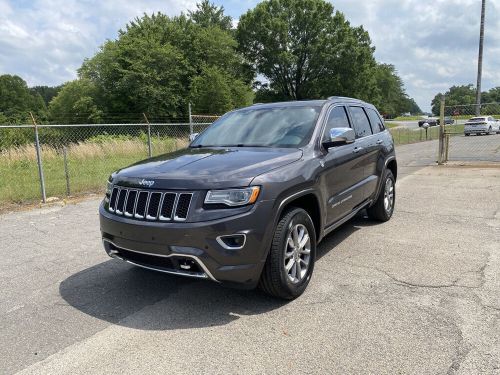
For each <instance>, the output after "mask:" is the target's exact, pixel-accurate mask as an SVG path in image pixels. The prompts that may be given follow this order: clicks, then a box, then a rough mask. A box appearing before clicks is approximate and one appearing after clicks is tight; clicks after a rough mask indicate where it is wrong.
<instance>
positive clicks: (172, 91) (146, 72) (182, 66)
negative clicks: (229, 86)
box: [79, 13, 253, 119]
mask: <svg viewBox="0 0 500 375" xmlns="http://www.w3.org/2000/svg"><path fill="white" fill-rule="evenodd" d="M209 67H216V68H217V69H218V71H219V73H220V74H223V75H225V76H226V78H225V81H227V82H231V81H237V82H239V81H241V82H243V83H244V84H246V85H247V86H248V87H250V86H249V84H250V82H251V81H252V79H253V72H251V71H249V69H248V67H247V66H246V65H245V64H244V62H243V59H242V57H241V56H240V55H239V54H238V52H237V43H236V41H235V39H234V38H233V36H232V35H231V33H230V32H228V31H226V30H223V29H221V27H220V26H218V25H216V26H211V25H204V26H201V25H199V24H197V23H196V22H194V21H193V20H191V19H190V18H189V17H187V16H185V15H181V16H179V17H173V18H170V17H168V16H166V15H164V14H161V13H156V14H153V15H151V16H149V15H144V16H143V17H141V18H137V19H135V20H134V21H133V22H131V23H130V24H128V25H127V26H126V28H125V30H120V32H119V37H118V39H117V40H114V41H108V42H107V43H105V44H104V45H103V46H102V48H101V50H100V51H99V52H98V53H97V54H96V55H95V56H94V57H93V58H91V59H89V60H86V61H85V62H84V64H83V65H82V67H81V69H80V70H79V74H80V77H82V78H86V79H88V80H90V81H91V82H93V83H94V84H95V87H96V89H97V90H96V99H97V102H99V103H102V106H103V108H104V109H105V111H107V112H136V113H141V112H147V113H148V115H150V116H151V118H153V119H154V118H162V117H170V118H172V117H185V116H186V115H187V107H188V100H189V97H190V96H191V95H190V94H191V93H190V89H191V87H195V86H193V85H192V83H193V80H194V79H195V78H196V77H198V76H200V75H202V74H203V72H206V71H207V68H209ZM197 95H199V93H198V94H197Z"/></svg>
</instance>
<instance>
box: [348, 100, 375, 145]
mask: <svg viewBox="0 0 500 375" xmlns="http://www.w3.org/2000/svg"><path fill="white" fill-rule="evenodd" d="M349 109H350V111H351V116H352V121H353V122H354V124H353V125H354V132H355V133H356V138H362V137H366V136H368V135H372V129H371V127H370V121H368V117H366V113H365V111H364V110H363V108H361V107H349Z"/></svg>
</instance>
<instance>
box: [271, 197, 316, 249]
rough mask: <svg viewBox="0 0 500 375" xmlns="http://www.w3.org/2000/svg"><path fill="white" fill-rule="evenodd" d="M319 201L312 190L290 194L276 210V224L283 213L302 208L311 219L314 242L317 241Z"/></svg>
mask: <svg viewBox="0 0 500 375" xmlns="http://www.w3.org/2000/svg"><path fill="white" fill-rule="evenodd" d="M319 202H320V199H319V198H318V196H317V194H316V192H315V191H314V190H306V191H302V192H299V193H296V194H292V195H291V196H289V197H288V198H286V199H284V200H283V201H282V202H281V204H280V206H279V210H278V215H277V217H276V222H277V221H279V220H280V218H281V217H282V216H283V213H284V212H285V211H286V210H287V209H289V208H291V207H297V208H302V209H303V210H304V211H306V212H307V213H308V215H309V216H310V217H311V220H312V222H313V225H314V231H315V232H316V241H319V239H320V238H321V233H322V223H323V220H322V216H323V215H322V210H321V206H320V203H319Z"/></svg>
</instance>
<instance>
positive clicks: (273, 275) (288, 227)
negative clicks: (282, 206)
mask: <svg viewBox="0 0 500 375" xmlns="http://www.w3.org/2000/svg"><path fill="white" fill-rule="evenodd" d="M315 258H316V233H315V230H314V225H313V222H312V220H311V218H310V216H309V214H308V213H307V212H306V211H305V210H303V209H302V208H291V209H289V210H287V211H286V212H285V213H284V214H283V216H282V217H281V219H280V221H279V222H278V225H277V226H276V230H275V233H274V237H273V242H272V245H271V249H270V251H269V255H268V257H267V260H266V264H265V266H264V270H263V271H262V276H261V279H260V283H259V287H260V288H261V289H262V290H263V291H264V292H265V293H267V294H269V295H271V296H273V297H278V298H283V299H288V300H290V299H294V298H297V297H298V296H300V295H301V294H302V293H303V292H304V290H305V289H306V287H307V285H308V284H309V281H310V280H311V276H312V273H313V270H314V261H315Z"/></svg>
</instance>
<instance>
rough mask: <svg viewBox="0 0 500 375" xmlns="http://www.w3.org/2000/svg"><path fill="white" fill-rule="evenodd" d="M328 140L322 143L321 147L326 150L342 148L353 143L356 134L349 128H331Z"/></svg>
mask: <svg viewBox="0 0 500 375" xmlns="http://www.w3.org/2000/svg"><path fill="white" fill-rule="evenodd" d="M329 135H330V139H329V140H328V141H324V142H323V147H324V148H326V149H327V150H328V149H329V148H330V147H336V146H343V145H347V144H350V143H354V141H355V140H356V134H354V130H352V129H351V128H332V129H330V134H329Z"/></svg>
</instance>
